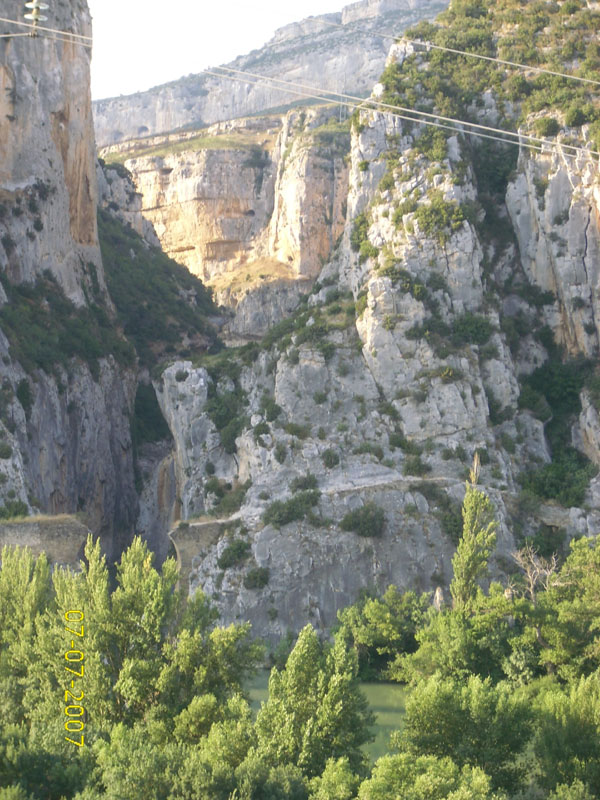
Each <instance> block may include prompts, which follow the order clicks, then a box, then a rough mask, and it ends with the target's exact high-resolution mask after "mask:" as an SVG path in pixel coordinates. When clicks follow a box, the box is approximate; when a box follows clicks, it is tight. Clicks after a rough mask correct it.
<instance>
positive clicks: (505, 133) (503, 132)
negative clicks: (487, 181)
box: [217, 67, 600, 156]
mask: <svg viewBox="0 0 600 800" xmlns="http://www.w3.org/2000/svg"><path fill="white" fill-rule="evenodd" d="M217 69H220V70H224V71H225V72H230V73H234V74H239V75H245V76H250V77H253V78H262V79H264V78H265V76H264V75H260V74H258V73H255V72H247V71H245V70H239V69H233V67H217ZM268 80H270V81H273V82H275V83H280V84H282V85H283V86H292V87H295V88H301V89H306V90H308V91H319V92H321V93H326V94H329V95H333V96H334V97H338V98H343V99H345V100H351V101H352V102H353V103H359V104H364V103H369V104H370V105H371V106H374V107H375V110H381V109H385V110H388V109H389V110H390V111H394V112H396V111H402V112H408V113H410V114H418V115H420V116H422V117H425V118H427V119H431V120H443V121H444V122H450V123H453V124H455V125H468V126H469V127H472V128H476V129H478V130H481V131H488V132H490V133H495V134H498V133H499V134H501V135H502V136H513V137H518V138H519V140H521V139H522V138H523V136H525V137H526V138H527V139H529V140H530V141H532V142H538V143H540V144H541V145H549V146H551V147H552V146H553V142H551V141H549V140H548V139H542V138H540V137H538V136H530V135H528V134H520V133H518V132H515V131H507V130H504V129H503V128H494V127H492V126H490V125H482V124H480V123H478V122H469V121H468V120H460V119H455V118H454V117H445V116H442V115H441V114H431V113H429V112H427V111H418V110H416V109H413V108H407V107H406V106H399V105H392V104H391V103H383V102H381V101H379V100H374V99H371V98H366V99H365V98H362V97H357V96H355V95H350V94H342V93H340V92H335V91H333V90H331V89H315V87H313V86H307V85H306V84H301V83H297V82H295V81H284V80H282V79H281V78H268ZM413 121H415V120H414V119H413ZM416 121H421V120H419V119H417V120H416ZM562 147H563V149H566V150H571V151H574V152H575V154H577V153H579V152H581V150H582V148H580V147H575V146H574V145H569V144H563V145H562ZM585 152H588V153H591V154H593V155H597V156H600V153H598V152H596V151H595V150H586V151H585Z"/></svg>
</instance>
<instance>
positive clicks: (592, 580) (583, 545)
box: [538, 537, 600, 680]
mask: <svg viewBox="0 0 600 800" xmlns="http://www.w3.org/2000/svg"><path fill="white" fill-rule="evenodd" d="M538 606H539V608H540V614H541V615H542V624H541V626H540V627H541V637H542V641H543V644H544V645H545V649H544V652H543V658H544V660H545V661H547V662H549V663H550V664H552V665H553V668H555V669H557V671H558V673H559V674H560V676H561V677H562V678H564V679H568V680H573V679H576V678H578V677H579V676H581V675H589V674H590V673H592V672H593V671H594V670H597V669H598V668H600V626H599V624H598V620H599V619H600V538H599V537H594V538H587V537H582V538H581V539H577V540H573V541H572V542H571V552H570V554H569V556H568V558H567V560H566V561H565V563H564V564H563V566H562V568H561V570H560V572H559V573H558V574H554V575H552V576H551V580H549V581H548V588H547V590H546V591H545V592H540V594H539V595H538Z"/></svg>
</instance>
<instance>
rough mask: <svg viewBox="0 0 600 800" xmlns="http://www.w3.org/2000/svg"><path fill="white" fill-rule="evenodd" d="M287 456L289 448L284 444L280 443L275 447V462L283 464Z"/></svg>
mask: <svg viewBox="0 0 600 800" xmlns="http://www.w3.org/2000/svg"><path fill="white" fill-rule="evenodd" d="M286 456H287V447H286V446H285V445H284V444H283V443H282V442H278V443H277V445H276V446H275V460H276V461H277V462H278V463H279V464H283V462H284V461H285V457H286Z"/></svg>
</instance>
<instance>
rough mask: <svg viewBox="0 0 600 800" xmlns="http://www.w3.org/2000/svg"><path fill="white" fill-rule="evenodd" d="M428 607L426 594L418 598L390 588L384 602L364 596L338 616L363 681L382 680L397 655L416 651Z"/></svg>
mask: <svg viewBox="0 0 600 800" xmlns="http://www.w3.org/2000/svg"><path fill="white" fill-rule="evenodd" d="M428 605H429V598H428V596H427V595H426V594H423V595H421V596H420V597H417V595H416V594H415V593H414V592H403V593H401V592H399V591H398V589H397V588H396V587H395V586H388V588H387V590H386V592H385V594H384V595H383V597H382V598H381V599H380V598H376V597H368V596H364V597H362V598H361V599H360V600H358V602H356V603H354V605H351V606H348V607H347V608H344V609H342V610H341V611H339V612H338V620H339V627H338V630H339V632H340V635H341V636H343V637H344V640H345V641H346V642H348V643H349V644H350V645H351V646H352V647H353V648H354V649H355V650H356V653H357V656H358V665H359V674H360V677H361V678H362V679H363V680H364V679H373V678H375V679H377V678H381V676H382V673H383V672H384V670H385V669H386V668H387V666H388V664H389V662H390V660H391V659H392V658H393V657H394V656H396V654H397V653H411V652H413V651H414V650H415V649H416V647H417V642H416V639H415V634H416V631H417V629H418V628H419V627H420V626H421V625H422V624H423V619H424V617H425V612H426V609H427V607H428Z"/></svg>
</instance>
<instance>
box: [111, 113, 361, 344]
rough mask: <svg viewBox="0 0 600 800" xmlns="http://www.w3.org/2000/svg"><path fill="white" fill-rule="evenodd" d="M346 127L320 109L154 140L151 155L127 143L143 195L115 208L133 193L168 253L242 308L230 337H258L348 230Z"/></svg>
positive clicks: (139, 225) (220, 297) (222, 299)
mask: <svg viewBox="0 0 600 800" xmlns="http://www.w3.org/2000/svg"><path fill="white" fill-rule="evenodd" d="M349 127H350V126H349V122H348V121H346V122H342V123H340V122H339V120H338V112H337V110H336V109H333V110H332V109H321V108H316V109H315V108H313V109H307V110H303V111H300V112H289V113H288V114H287V115H286V116H285V117H283V118H281V117H266V118H258V119H247V120H242V121H240V122H238V123H235V122H230V123H227V124H221V125H216V126H214V127H213V128H209V129H208V130H207V131H206V132H205V134H203V135H200V136H198V137H196V138H190V139H188V138H184V139H177V140H174V139H173V137H166V139H164V140H163V141H161V140H160V139H158V138H157V137H155V138H154V140H153V145H152V148H151V149H150V152H149V153H148V154H147V155H144V154H143V153H144V150H143V149H142V151H141V153H140V155H139V156H137V155H136V152H135V149H134V151H133V153H128V152H127V150H126V149H125V148H123V149H124V152H122V153H121V154H120V157H121V158H125V161H124V165H125V168H126V169H127V170H128V171H129V172H130V173H131V176H132V179H133V181H134V184H135V187H136V193H135V194H133V193H132V192H131V191H130V190H129V191H126V192H125V197H121V198H118V199H114V200H110V201H109V203H108V206H109V207H110V206H111V204H112V205H114V206H115V207H123V199H127V200H128V201H131V199H132V196H133V197H134V198H135V202H136V210H135V211H134V212H133V213H132V212H125V216H126V217H128V218H129V219H131V222H132V224H133V226H134V227H135V228H136V229H138V230H139V231H140V232H142V230H143V226H144V225H151V226H152V227H153V229H154V231H156V234H157V236H158V238H159V239H160V244H161V246H162V248H163V249H164V250H165V252H167V253H168V254H169V255H170V256H171V257H172V258H174V259H176V260H178V261H180V262H181V263H183V264H185V265H186V266H187V267H188V269H189V270H190V271H191V272H192V273H194V274H196V275H198V276H199V277H201V278H202V280H203V281H204V282H205V283H206V284H207V285H209V286H211V288H212V289H213V291H214V294H215V298H216V300H217V302H219V303H220V304H223V305H227V306H229V307H230V308H233V309H234V310H235V316H234V319H233V321H232V322H231V324H230V326H229V339H230V340H235V339H236V338H239V337H244V336H245V337H254V338H256V337H257V336H261V335H264V333H266V331H267V330H268V327H269V326H270V325H272V324H274V323H276V322H278V321H279V320H280V319H281V318H282V317H283V316H284V315H285V314H286V312H289V311H290V310H291V308H292V307H293V305H292V303H294V302H296V301H297V299H298V296H299V294H300V293H301V292H302V291H306V290H307V288H308V286H310V284H311V283H312V281H314V279H315V278H316V277H317V275H318V274H319V272H320V271H321V269H322V266H323V264H324V263H325V262H326V261H327V260H328V258H329V256H330V254H331V251H332V249H333V246H334V244H335V242H336V241H337V240H338V239H339V238H340V236H341V234H342V231H343V226H344V218H345V211H346V199H347V184H348V167H347V164H346V161H345V157H346V156H347V154H348V152H349V147H350V130H349ZM153 151H154V152H157V153H158V154H156V155H154V154H153ZM103 153H104V154H105V156H106V158H107V159H110V158H111V155H113V157H114V154H113V153H112V152H111V149H110V148H109V149H108V150H105V151H103ZM113 173H114V170H111V171H110V174H111V175H112V174H113ZM117 185H118V184H117ZM114 186H115V183H114V182H113V184H112V185H111V187H110V188H111V189H112V190H113V193H114V191H115V190H114V188H113V187H114ZM122 194H123V190H121V195H122ZM105 195H106V198H108V193H107V192H105ZM138 197H139V198H141V206H140V208H139V210H140V212H141V215H142V216H141V218H140V215H139V214H138V213H137V199H138ZM106 198H105V200H104V202H105V203H106ZM119 200H120V202H119ZM142 219H143V220H145V222H143V221H142Z"/></svg>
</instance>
